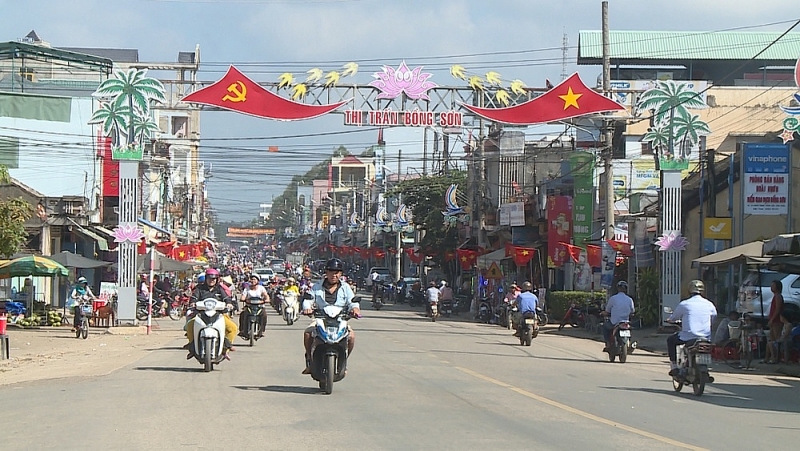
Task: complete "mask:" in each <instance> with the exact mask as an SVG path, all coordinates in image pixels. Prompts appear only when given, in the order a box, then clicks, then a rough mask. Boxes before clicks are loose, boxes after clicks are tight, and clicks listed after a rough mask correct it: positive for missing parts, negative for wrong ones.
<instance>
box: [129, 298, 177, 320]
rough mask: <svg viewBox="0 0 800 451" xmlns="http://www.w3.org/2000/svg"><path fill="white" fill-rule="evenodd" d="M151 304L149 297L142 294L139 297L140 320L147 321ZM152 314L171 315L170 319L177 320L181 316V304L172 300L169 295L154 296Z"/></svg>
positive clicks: (155, 316) (137, 312)
mask: <svg viewBox="0 0 800 451" xmlns="http://www.w3.org/2000/svg"><path fill="white" fill-rule="evenodd" d="M149 305H150V299H149V298H146V297H141V296H140V297H139V298H137V304H136V319H138V320H139V321H145V320H146V319H147V311H148V310H149V308H150V306H149ZM151 314H152V317H153V318H162V317H165V316H169V319H171V320H173V321H177V320H179V319H180V318H181V314H180V304H179V302H178V301H176V300H171V299H170V298H169V296H159V297H154V298H153V307H152V312H151Z"/></svg>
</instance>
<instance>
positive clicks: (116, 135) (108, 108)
mask: <svg viewBox="0 0 800 451" xmlns="http://www.w3.org/2000/svg"><path fill="white" fill-rule="evenodd" d="M130 116H131V114H130V108H128V107H127V106H120V105H118V104H117V103H116V102H102V103H100V107H99V108H98V109H97V110H96V111H95V112H94V114H92V117H91V118H90V119H89V124H102V126H103V133H105V135H106V136H111V137H112V140H113V143H114V145H119V142H120V141H121V138H122V135H123V130H127V129H128V121H129V118H130Z"/></svg>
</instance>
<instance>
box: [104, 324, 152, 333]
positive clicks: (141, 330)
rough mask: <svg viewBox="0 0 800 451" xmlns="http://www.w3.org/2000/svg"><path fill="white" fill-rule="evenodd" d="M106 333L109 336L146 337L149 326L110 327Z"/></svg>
mask: <svg viewBox="0 0 800 451" xmlns="http://www.w3.org/2000/svg"><path fill="white" fill-rule="evenodd" d="M105 333H106V334H109V335H145V334H147V326H135V327H110V328H108V329H106V331H105Z"/></svg>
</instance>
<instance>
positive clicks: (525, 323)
mask: <svg viewBox="0 0 800 451" xmlns="http://www.w3.org/2000/svg"><path fill="white" fill-rule="evenodd" d="M517 332H518V333H519V344H520V346H530V345H531V341H533V339H534V338H536V337H537V336H538V335H539V325H538V324H537V323H536V315H535V314H533V313H532V312H526V313H524V314H523V315H522V318H521V319H520V323H519V326H518V328H517Z"/></svg>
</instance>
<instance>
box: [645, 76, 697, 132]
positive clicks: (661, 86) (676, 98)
mask: <svg viewBox="0 0 800 451" xmlns="http://www.w3.org/2000/svg"><path fill="white" fill-rule="evenodd" d="M705 106H706V104H705V103H704V102H703V99H702V98H701V97H700V94H699V93H697V92H694V91H692V90H690V89H689V84H688V83H678V82H676V81H675V80H665V81H657V82H656V84H655V86H654V87H653V88H651V89H649V90H647V91H645V92H644V93H643V94H642V96H641V97H639V101H638V102H637V108H638V109H639V110H643V111H647V110H655V114H654V116H655V122H666V121H667V120H668V119H669V118H671V117H674V116H687V115H688V114H689V112H688V111H687V110H688V109H690V108H705Z"/></svg>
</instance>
